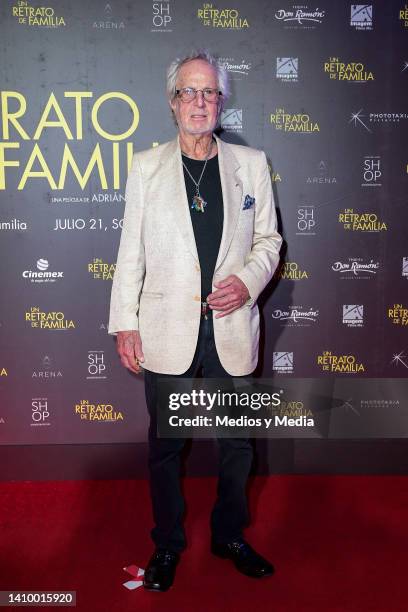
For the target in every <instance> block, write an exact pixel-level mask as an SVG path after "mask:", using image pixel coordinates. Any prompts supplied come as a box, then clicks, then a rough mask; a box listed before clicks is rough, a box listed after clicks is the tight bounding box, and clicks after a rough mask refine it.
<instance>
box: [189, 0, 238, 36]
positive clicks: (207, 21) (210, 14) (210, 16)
mask: <svg viewBox="0 0 408 612" xmlns="http://www.w3.org/2000/svg"><path fill="white" fill-rule="evenodd" d="M197 17H198V19H200V20H201V23H202V24H203V25H204V26H207V27H212V28H225V29H228V30H242V29H244V28H249V23H248V20H247V19H246V18H245V17H242V16H241V15H240V13H239V11H238V10H237V9H234V8H224V9H218V8H216V7H214V5H213V4H212V3H211V2H205V3H204V4H203V6H202V8H201V9H198V10H197Z"/></svg>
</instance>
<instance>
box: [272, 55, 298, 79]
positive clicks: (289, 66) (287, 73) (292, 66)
mask: <svg viewBox="0 0 408 612" xmlns="http://www.w3.org/2000/svg"><path fill="white" fill-rule="evenodd" d="M276 78H277V79H278V80H279V81H281V83H297V82H298V80H299V59H298V58H297V57H277V58H276Z"/></svg>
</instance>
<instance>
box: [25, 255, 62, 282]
mask: <svg viewBox="0 0 408 612" xmlns="http://www.w3.org/2000/svg"><path fill="white" fill-rule="evenodd" d="M48 266H49V263H48V261H47V260H46V259H38V260H37V270H36V271H34V270H24V272H23V273H22V275H21V276H22V277H23V278H26V279H28V280H29V281H31V282H32V283H55V282H56V280H57V279H58V278H64V273H63V272H55V271H54V272H50V271H48Z"/></svg>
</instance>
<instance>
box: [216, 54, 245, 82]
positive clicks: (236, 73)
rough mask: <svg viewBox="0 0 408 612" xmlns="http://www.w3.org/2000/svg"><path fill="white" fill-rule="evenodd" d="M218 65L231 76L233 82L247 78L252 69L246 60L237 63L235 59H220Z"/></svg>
mask: <svg viewBox="0 0 408 612" xmlns="http://www.w3.org/2000/svg"><path fill="white" fill-rule="evenodd" d="M218 64H219V65H220V66H222V67H223V68H224V69H225V70H226V71H227V72H228V74H229V75H231V80H233V81H236V80H240V79H241V78H242V77H247V76H248V74H249V71H250V70H251V67H252V63H251V62H248V61H246V60H241V61H240V62H237V61H236V60H235V58H233V57H220V58H219V60H218Z"/></svg>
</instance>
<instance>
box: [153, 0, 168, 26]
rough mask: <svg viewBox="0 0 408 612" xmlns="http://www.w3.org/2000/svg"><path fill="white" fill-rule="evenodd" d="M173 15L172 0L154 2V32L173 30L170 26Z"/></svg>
mask: <svg viewBox="0 0 408 612" xmlns="http://www.w3.org/2000/svg"><path fill="white" fill-rule="evenodd" d="M171 22H172V17H171V14H170V1H169V0H159V1H155V2H153V16H152V29H151V31H152V32H172V31H173V30H172V29H171V28H170V25H171Z"/></svg>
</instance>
